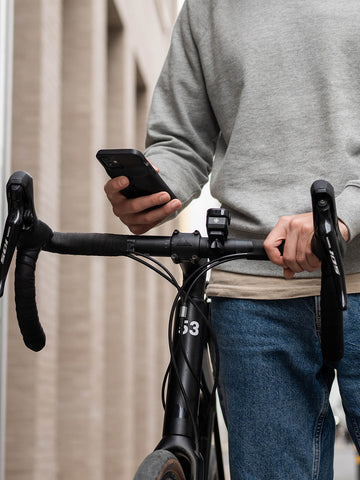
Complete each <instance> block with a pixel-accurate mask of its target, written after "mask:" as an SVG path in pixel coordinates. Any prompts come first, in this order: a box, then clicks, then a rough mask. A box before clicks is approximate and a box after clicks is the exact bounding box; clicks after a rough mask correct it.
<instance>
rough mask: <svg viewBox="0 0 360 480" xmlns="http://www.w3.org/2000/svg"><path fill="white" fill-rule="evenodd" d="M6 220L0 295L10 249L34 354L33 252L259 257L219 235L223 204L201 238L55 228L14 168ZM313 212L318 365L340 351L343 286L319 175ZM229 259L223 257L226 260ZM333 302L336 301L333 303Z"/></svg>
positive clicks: (326, 187)
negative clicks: (318, 277)
mask: <svg viewBox="0 0 360 480" xmlns="http://www.w3.org/2000/svg"><path fill="white" fill-rule="evenodd" d="M6 190H7V200H8V217H7V220H6V223H5V228H4V234H3V239H2V244H1V251H0V255H1V261H0V296H1V295H2V293H3V289H4V284H5V279H6V276H7V273H8V269H9V266H10V263H11V259H12V256H13V253H14V251H15V248H17V260H16V270H15V301H16V311H17V316H18V321H19V326H20V330H21V333H22V335H23V338H24V342H25V344H26V345H27V346H28V347H29V348H31V349H32V350H35V351H38V350H40V349H41V348H43V346H44V345H45V334H44V332H43V329H42V327H41V325H40V322H39V319H38V312H37V308H36V301H35V267H36V260H37V258H38V255H39V252H40V250H45V251H48V252H54V253H60V254H71V255H99V256H121V255H122V256H129V255H133V254H135V255H136V254H145V255H154V256H158V257H171V258H172V259H173V260H174V261H175V262H181V261H196V260H197V259H200V258H203V259H206V258H207V259H211V260H212V259H220V258H221V257H224V256H231V255H232V256H234V255H237V256H238V257H240V256H241V258H246V259H253V260H267V255H266V253H265V250H264V248H263V242H261V241H256V240H237V239H228V238H227V225H228V223H229V221H230V219H229V218H228V213H227V212H226V210H224V209H212V210H210V211H209V212H208V238H204V237H202V236H201V235H200V233H199V232H197V231H195V232H193V233H181V232H178V231H177V230H175V231H174V233H173V234H172V235H171V236H168V237H167V236H144V235H142V236H137V235H115V234H101V233H59V232H52V230H51V229H50V228H49V227H48V226H47V225H45V224H44V223H43V222H41V221H40V220H38V218H37V216H36V213H35V208H34V201H33V185H32V178H31V176H30V175H29V174H28V173H26V172H16V173H14V174H13V175H12V176H11V177H10V179H9V181H8V183H7V188H6ZM311 195H312V200H313V209H314V228H315V235H314V245H313V250H314V252H315V253H316V254H317V255H318V256H319V258H320V259H321V260H322V290H321V298H322V303H321V305H322V349H323V353H324V359H325V362H336V361H338V360H340V358H341V356H342V354H343V333H342V312H343V310H344V309H346V289H345V280H344V271H343V267H342V254H343V253H344V242H343V239H342V237H341V235H340V233H339V230H338V224H337V217H336V208H335V200H334V192H333V189H332V186H331V185H330V184H329V183H327V182H325V181H322V180H319V181H317V182H315V183H314V184H313V186H312V188H311ZM227 258H230V257H227ZM335 299H336V300H335Z"/></svg>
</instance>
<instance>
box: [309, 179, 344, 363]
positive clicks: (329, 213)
mask: <svg viewBox="0 0 360 480" xmlns="http://www.w3.org/2000/svg"><path fill="white" fill-rule="evenodd" d="M311 196H312V202H313V215H314V238H313V245H312V248H313V252H314V253H315V254H316V255H317V256H318V257H319V259H320V260H321V297H320V298H321V301H320V308H321V320H322V321H321V349H322V352H323V358H324V363H325V364H329V365H331V366H333V365H334V364H336V363H337V362H338V361H339V360H341V358H342V357H343V355H344V329H343V311H344V310H346V309H347V296H346V284H345V273H344V267H343V262H342V256H343V255H344V254H345V248H346V245H345V240H344V239H343V237H342V235H341V233H340V230H339V225H338V219H337V214H336V204H335V194H334V189H333V187H332V185H330V184H329V183H328V182H326V181H324V180H317V181H316V182H314V183H313V185H312V187H311Z"/></svg>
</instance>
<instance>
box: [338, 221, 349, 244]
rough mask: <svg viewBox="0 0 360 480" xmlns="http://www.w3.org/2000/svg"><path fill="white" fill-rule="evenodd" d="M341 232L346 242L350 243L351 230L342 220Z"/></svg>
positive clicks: (340, 224) (340, 222) (340, 223)
mask: <svg viewBox="0 0 360 480" xmlns="http://www.w3.org/2000/svg"><path fill="white" fill-rule="evenodd" d="M339 230H340V233H341V235H342V236H343V238H344V240H345V242H348V241H349V238H350V233H349V229H348V227H347V226H346V225H345V223H344V222H342V221H341V220H339Z"/></svg>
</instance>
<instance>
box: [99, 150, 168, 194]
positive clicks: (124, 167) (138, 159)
mask: <svg viewBox="0 0 360 480" xmlns="http://www.w3.org/2000/svg"><path fill="white" fill-rule="evenodd" d="M96 157H97V159H98V160H99V162H100V163H101V164H102V165H103V167H104V168H105V170H106V172H107V173H108V175H109V176H110V177H111V178H116V177H120V176H125V177H127V178H128V179H129V182H130V185H129V186H128V187H127V188H125V189H124V190H123V191H122V194H123V195H125V197H127V198H137V197H143V196H145V195H151V194H153V193H158V192H168V194H169V195H170V199H174V198H176V197H175V195H174V194H173V192H172V191H171V190H170V188H169V187H168V186H167V185H166V183H165V182H164V180H163V179H162V178H161V176H160V175H159V173H158V172H157V171H156V170H155V168H154V167H153V166H152V165H151V163H150V162H149V161H148V160H147V159H146V158H145V157H144V155H143V154H142V153H141V152H139V151H138V150H133V149H111V150H99V151H98V152H97V154H96Z"/></svg>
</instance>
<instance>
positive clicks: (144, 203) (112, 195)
mask: <svg viewBox="0 0 360 480" xmlns="http://www.w3.org/2000/svg"><path fill="white" fill-rule="evenodd" d="M128 185H129V180H128V179H127V178H126V177H117V178H114V179H112V180H109V181H108V182H107V184H106V185H105V187H104V190H105V193H106V195H107V197H108V199H109V200H110V203H111V204H112V207H113V212H114V214H115V215H116V216H117V217H119V218H120V220H121V221H122V222H123V223H124V224H125V225H127V227H128V228H129V230H130V231H131V232H132V233H134V234H136V235H141V234H142V233H145V232H147V231H148V230H150V229H151V228H153V227H155V226H156V225H157V224H159V223H161V222H162V221H163V220H165V219H166V218H167V217H169V216H170V215H172V214H173V213H174V212H176V211H177V210H179V209H180V208H181V202H180V200H178V199H174V200H171V201H170V195H169V194H168V193H167V192H159V193H154V194H153V195H146V196H143V197H138V198H132V199H128V198H126V197H125V196H124V195H123V194H122V193H121V191H122V190H123V189H124V188H126V187H127V186H128Z"/></svg>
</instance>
